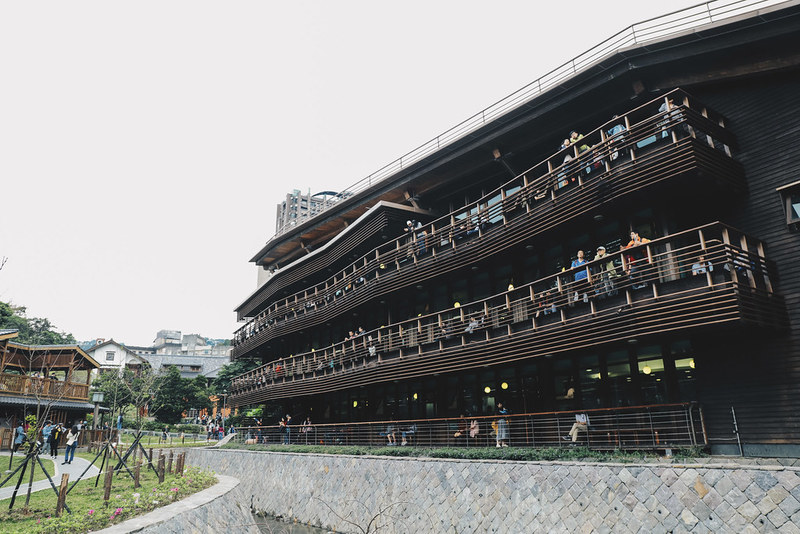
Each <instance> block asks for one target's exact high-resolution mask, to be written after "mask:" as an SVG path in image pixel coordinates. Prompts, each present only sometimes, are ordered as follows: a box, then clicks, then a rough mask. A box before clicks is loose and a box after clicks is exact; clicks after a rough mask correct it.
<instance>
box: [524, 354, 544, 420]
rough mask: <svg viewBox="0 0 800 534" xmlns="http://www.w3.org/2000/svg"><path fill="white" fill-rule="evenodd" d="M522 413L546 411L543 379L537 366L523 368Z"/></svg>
mask: <svg viewBox="0 0 800 534" xmlns="http://www.w3.org/2000/svg"><path fill="white" fill-rule="evenodd" d="M522 402H523V406H522V411H524V412H526V413H530V412H541V411H544V410H546V404H545V401H544V394H543V392H542V383H541V377H540V376H539V372H538V368H537V366H536V364H530V365H526V366H524V367H523V368H522Z"/></svg>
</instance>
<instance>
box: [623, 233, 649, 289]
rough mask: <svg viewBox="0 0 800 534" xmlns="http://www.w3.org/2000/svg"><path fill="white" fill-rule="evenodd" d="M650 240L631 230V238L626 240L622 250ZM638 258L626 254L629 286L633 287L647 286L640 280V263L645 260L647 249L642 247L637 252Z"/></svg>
mask: <svg viewBox="0 0 800 534" xmlns="http://www.w3.org/2000/svg"><path fill="white" fill-rule="evenodd" d="M649 242H650V240H649V239H647V238H646V237H641V236H640V235H639V233H638V232H636V231H634V230H631V240H630V241H629V242H628V244H627V245H625V246H624V247H622V250H626V249H630V248H634V247H638V246H640V245H644V244H647V243H649ZM638 255H639V258H636V257H635V256H634V254H629V255H628V258H627V259H628V276H629V277H630V279H631V284H632V285H631V287H632V288H633V289H642V288H645V287H647V284H646V283H645V282H643V281H642V276H641V273H640V272H639V271H640V270H641V265H642V264H643V263H644V262H645V261H646V260H647V250H645V249H642V250H641V252H639V254H638Z"/></svg>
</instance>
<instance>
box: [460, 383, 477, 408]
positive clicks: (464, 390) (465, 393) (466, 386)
mask: <svg viewBox="0 0 800 534" xmlns="http://www.w3.org/2000/svg"><path fill="white" fill-rule="evenodd" d="M476 383H477V377H476V376H475V375H472V374H471V375H466V376H464V378H463V379H462V381H461V402H462V403H463V406H462V411H464V412H465V413H468V414H470V415H475V414H477V413H478V404H477V403H476V402H475V387H476V386H475V384H476Z"/></svg>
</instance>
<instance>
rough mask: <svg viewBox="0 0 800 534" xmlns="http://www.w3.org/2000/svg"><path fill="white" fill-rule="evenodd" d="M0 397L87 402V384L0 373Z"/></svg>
mask: <svg viewBox="0 0 800 534" xmlns="http://www.w3.org/2000/svg"><path fill="white" fill-rule="evenodd" d="M0 395H23V396H26V397H39V398H42V399H49V400H52V399H58V400H61V399H63V400H79V401H86V402H88V401H89V386H88V384H77V383H75V382H63V381H61V380H55V379H50V378H36V377H32V376H27V375H17V374H11V373H0Z"/></svg>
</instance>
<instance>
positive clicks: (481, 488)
mask: <svg viewBox="0 0 800 534" xmlns="http://www.w3.org/2000/svg"><path fill="white" fill-rule="evenodd" d="M187 462H188V463H190V464H191V465H196V466H199V467H203V468H206V469H210V470H213V471H215V472H217V473H220V474H223V475H229V476H233V477H236V478H238V479H239V480H240V481H241V483H240V485H239V486H238V487H237V488H236V493H237V495H238V498H239V499H241V500H243V503H244V504H247V505H249V504H250V499H251V498H252V504H253V506H254V507H255V508H256V509H258V510H261V511H265V512H267V513H270V514H274V515H281V516H285V517H291V518H296V519H297V520H298V521H301V522H303V523H311V524H314V525H318V526H323V527H326V528H330V529H335V530H336V532H357V531H358V529H357V528H356V527H354V526H353V523H355V524H358V525H360V526H361V527H366V525H367V524H368V523H369V521H370V520H371V519H372V518H373V517H374V516H375V515H376V514H379V512H381V511H382V512H383V513H382V514H380V518H379V521H380V523H381V524H384V525H386V528H385V529H383V530H380V531H379V532H398V533H399V532H430V533H458V534H464V533H485V532H496V533H504V532H508V533H520V532H570V533H576V532H580V533H590V532H591V533H595V532H599V533H603V532H608V533H612V532H613V533H615V534H616V533H628V532H631V533H633V532H636V533H648V534H650V533H657V532H664V533H666V532H672V533H678V532H715V533H718V532H731V533H737V534H739V533H743V532H745V533H746V532H753V533H755V532H782V533H799V534H800V527H798V525H800V468H798V467H794V466H783V465H739V464H734V463H721V464H716V463H714V464H712V463H697V464H683V465H682V464H616V463H614V464H612V463H583V462H510V461H494V460H492V461H488V460H484V461H466V460H446V459H426V458H390V457H374V456H332V455H324V454H314V455H312V454H292V453H291V452H286V453H282V452H257V451H239V450H229V449H226V450H211V449H190V450H189V451H188V454H187ZM348 521H350V522H351V523H349V522H348Z"/></svg>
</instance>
